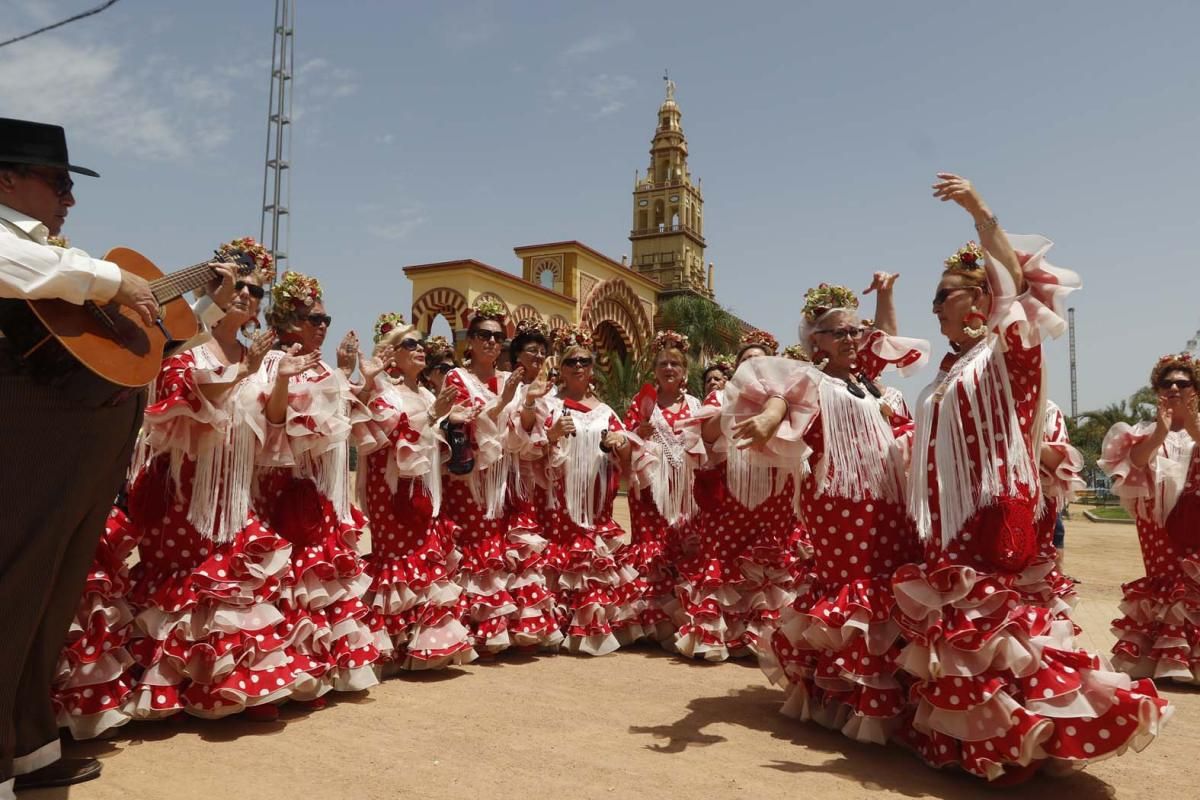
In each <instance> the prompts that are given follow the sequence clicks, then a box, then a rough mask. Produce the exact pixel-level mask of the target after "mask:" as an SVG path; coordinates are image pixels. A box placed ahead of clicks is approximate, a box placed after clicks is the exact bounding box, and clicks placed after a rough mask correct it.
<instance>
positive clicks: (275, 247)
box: [258, 0, 296, 275]
mask: <svg viewBox="0 0 1200 800" xmlns="http://www.w3.org/2000/svg"><path fill="white" fill-rule="evenodd" d="M295 15H296V4H295V2H294V0H275V37H274V41H273V43H272V45H271V96H270V98H269V99H268V100H267V155H266V162H265V163H264V165H263V199H262V226H261V227H260V228H259V234H258V240H259V241H260V242H261V243H262V244H263V246H264V247H266V248H267V249H269V250H270V251H271V255H272V256H273V257H274V258H275V271H276V274H277V275H282V274H283V272H284V270H285V269H287V258H288V253H287V250H288V240H289V239H290V238H291V229H292V225H291V216H290V215H289V213H288V208H289V207H290V206H291V199H292V180H291V167H292V165H291V152H292V94H293V91H292V89H293V84H292V78H293V69H292V66H293V53H294V51H295V31H296V16H295Z"/></svg>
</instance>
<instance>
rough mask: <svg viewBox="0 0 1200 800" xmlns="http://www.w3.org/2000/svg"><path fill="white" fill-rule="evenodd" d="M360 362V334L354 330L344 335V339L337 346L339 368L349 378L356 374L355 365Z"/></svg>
mask: <svg viewBox="0 0 1200 800" xmlns="http://www.w3.org/2000/svg"><path fill="white" fill-rule="evenodd" d="M357 362H358V334H357V333H355V332H354V331H350V332H348V333H347V334H346V335H345V336H343V337H342V341H341V342H340V343H339V344H338V346H337V365H338V369H340V370H341V371H342V373H343V374H344V375H345V376H346V377H347V378H349V377H350V376H351V375H353V374H354V365H355V364H356V363H357Z"/></svg>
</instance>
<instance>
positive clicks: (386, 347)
mask: <svg viewBox="0 0 1200 800" xmlns="http://www.w3.org/2000/svg"><path fill="white" fill-rule="evenodd" d="M424 368H425V348H424V344H423V343H422V339H421V336H420V332H419V331H418V330H417V329H416V328H415V327H414V326H412V325H406V324H405V323H404V318H403V317H402V316H400V315H399V314H384V315H382V316H381V317H380V318H379V321H378V322H376V323H375V352H374V354H373V357H372V358H370V359H364V360H363V361H362V362H361V366H360V369H361V371H362V377H363V391H362V394H361V395H360V396H361V397H362V399H363V401H364V402H366V404H367V407H368V408H369V409H370V411H371V421H370V423H367V424H368V425H369V426H370V427H371V428H372V429H373V430H372V433H371V435H370V436H366V437H363V438H366V439H369V440H370V441H371V442H372V443H373V444H372V445H368V446H366V447H360V448H359V458H360V464H361V466H360V467H359V470H358V480H359V496H360V498H361V502H362V506H363V508H364V509H365V510H366V513H367V516H368V518H369V519H370V524H371V553H370V555H368V556H366V557H365V561H366V565H367V574H368V575H370V576H371V587H370V589H368V590H367V593H366V595H365V597H364V598H363V599H364V602H365V603H366V604H367V605H368V606H369V607H370V608H371V613H372V615H373V616H374V618H375V619H376V620H377V621H378V623H379V624H382V627H383V629H384V630H385V631H386V632H387V634H388V636H389V637H390V638H391V643H392V652H391V655H390V659H389V662H388V667H385V668H383V669H382V671H383V672H385V673H386V672H388V671H390V669H389V668H396V667H398V668H403V669H410V670H420V669H440V668H442V667H446V666H449V665H452V664H466V663H469V662H471V661H472V660H474V659H475V651H474V649H473V648H472V647H471V642H470V637H469V634H468V631H467V629H466V627H464V626H463V624H462V623H461V622H460V621H459V620H458V612H457V607H458V600H459V596H460V595H461V594H462V587H461V586H459V585H458V583H457V581H456V578H457V576H458V562H459V560H460V555H459V553H458V551H457V550H456V549H455V547H454V540H455V538H456V537H455V531H454V526H453V523H451V522H450V521H449V520H448V519H445V518H443V517H441V515H440V512H441V504H442V453H441V447H442V444H441V438H440V437H439V436H438V435H437V425H438V423H439V422H440V420H442V419H445V418H447V417H448V416H450V414H451V411H452V408H451V406H452V404H453V402H454V397H455V394H456V392H455V391H454V390H453V389H449V388H448V389H445V390H443V391H442V392H441V393H440V394H439V395H438V396H437V397H434V395H433V393H432V392H430V391H429V390H428V389H426V388H424V387H423V386H421V384H420V377H421V372H422V370H424ZM457 411H458V412H459V413H460V414H464V415H465V409H462V408H459V409H457Z"/></svg>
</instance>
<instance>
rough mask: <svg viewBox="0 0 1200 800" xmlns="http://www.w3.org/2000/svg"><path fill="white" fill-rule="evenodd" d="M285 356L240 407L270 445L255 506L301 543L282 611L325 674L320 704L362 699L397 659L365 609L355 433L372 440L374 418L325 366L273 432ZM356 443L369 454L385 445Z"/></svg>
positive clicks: (259, 470) (294, 385)
mask: <svg viewBox="0 0 1200 800" xmlns="http://www.w3.org/2000/svg"><path fill="white" fill-rule="evenodd" d="M283 355H284V354H283V353H282V351H279V350H273V351H271V352H270V353H268V354H267V356H266V358H264V359H263V363H262V366H261V367H260V368H259V371H258V374H257V375H256V376H254V377H253V378H252V379H250V380H249V381H247V383H246V386H245V388H244V389H242V390H240V391H239V398H238V403H239V405H240V406H242V407H243V408H244V409H245V410H246V414H247V419H248V420H250V421H251V423H252V425H253V427H254V429H255V434H256V435H257V437H258V440H259V442H260V443H261V449H260V450H259V453H258V459H257V464H256V467H255V470H254V481H253V494H252V497H251V502H252V504H253V508H254V510H255V512H256V514H257V516H258V517H259V518H261V519H263V520H265V521H266V522H267V523H268V524H269V525H270V527H271V529H272V530H274V531H276V532H277V533H278V534H279V535H280V536H283V537H284V538H285V539H287V540H288V541H289V542H291V544H292V551H291V557H290V558H289V559H288V565H287V571H286V572H285V573H284V576H283V581H282V586H281V589H280V594H281V600H280V609H281V610H282V611H283V613H284V616H285V617H286V619H287V626H290V627H288V630H289V631H297V633H296V634H295V637H296V639H295V646H296V648H297V650H298V651H299V653H300V654H301V655H303V656H305V657H307V658H309V659H312V660H313V661H315V662H316V663H317V664H318V665H319V668H320V669H321V670H322V672H321V675H320V677H321V681H320V683H319V685H318V686H317V687H316V691H315V693H314V694H312V695H311V696H312V697H316V696H319V695H320V694H324V693H325V692H328V691H330V690H333V691H339V692H353V691H360V690H362V689H367V688H369V687H371V686H374V685H375V684H376V683H378V677H377V675H376V672H375V669H374V666H375V663H376V662H377V661H379V660H380V659H381V658H386V657H387V656H388V655H389V654H390V652H391V650H392V642H391V639H390V637H389V636H388V634H387V632H386V631H385V630H383V628H382V621H381V620H379V619H377V618H375V617H374V616H373V615H372V614H371V609H370V607H369V606H368V605H367V603H366V601H365V600H364V595H365V594H366V592H367V590H368V589H369V588H370V586H371V575H370V574H368V573H367V570H366V562H365V561H364V560H363V559H362V557H361V556H360V555H359V552H358V543H359V538H360V537H361V535H362V528H363V526H364V524H365V519H364V517H363V515H362V514H361V513H360V512H359V510H358V509H357V508H355V507H354V506H353V505H352V503H351V496H352V494H353V487H352V486H351V479H350V443H351V439H352V438H354V437H352V431H353V432H355V433H361V432H369V430H370V426H368V425H365V424H364V423H365V422H366V421H367V419H368V418H369V413H368V411H367V409H366V407H365V406H363V405H362V403H360V402H359V400H358V398H357V397H356V396H355V394H354V392H353V390H352V387H351V386H350V383H349V381H348V380H347V379H346V377H345V376H344V375H343V374H342V373H341V371H340V370H336V369H330V368H329V367H328V366H327V365H326V364H325V363H324V362H320V363H318V364H317V366H315V367H313V368H311V369H308V370H306V371H305V372H303V373H302V374H300V375H294V376H292V377H291V378H289V380H288V399H287V408H286V411H285V415H284V420H283V421H282V422H280V423H278V424H275V423H272V422H271V421H270V420H268V419H267V418H266V408H267V402H268V398H269V397H270V395H271V391H272V388H273V387H274V385H275V375H276V372H277V370H278V367H279V362H280V359H281V358H283ZM356 443H357V444H358V446H360V447H363V448H364V449H371V448H372V447H375V446H377V444H378V443H377V442H373V441H371V440H369V439H357V441H356ZM296 697H297V699H309V698H306V697H304V696H301V695H296Z"/></svg>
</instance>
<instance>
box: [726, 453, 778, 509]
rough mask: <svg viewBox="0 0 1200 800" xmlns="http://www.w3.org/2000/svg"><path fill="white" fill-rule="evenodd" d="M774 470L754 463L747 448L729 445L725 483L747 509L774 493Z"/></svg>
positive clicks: (764, 500)
mask: <svg viewBox="0 0 1200 800" xmlns="http://www.w3.org/2000/svg"><path fill="white" fill-rule="evenodd" d="M775 472H776V470H775V469H774V468H773V467H771V466H769V465H764V464H757V463H755V460H754V458H753V456H752V454H751V453H750V451H749V450H747V449H742V448H739V447H730V448H729V451H728V452H727V453H726V461H725V483H726V485H727V486H728V487H729V491H730V493H732V494H733V496H734V497H736V498H737V501H738V502H739V503H741V504H742V505H743V506H745V507H746V508H748V509H755V508H758V507H759V506H760V505H762V504H763V503H765V502H766V501H767V500H768V499H769V498H770V497H771V495H773V494H774V493H775V489H776V486H775V480H776V476H775ZM784 480H786V476H785V477H784ZM794 496H795V487H793V498H794Z"/></svg>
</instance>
